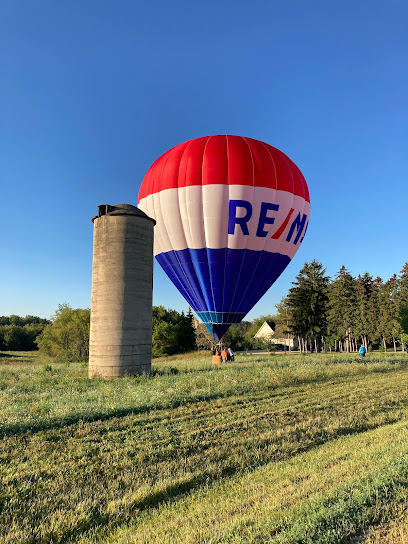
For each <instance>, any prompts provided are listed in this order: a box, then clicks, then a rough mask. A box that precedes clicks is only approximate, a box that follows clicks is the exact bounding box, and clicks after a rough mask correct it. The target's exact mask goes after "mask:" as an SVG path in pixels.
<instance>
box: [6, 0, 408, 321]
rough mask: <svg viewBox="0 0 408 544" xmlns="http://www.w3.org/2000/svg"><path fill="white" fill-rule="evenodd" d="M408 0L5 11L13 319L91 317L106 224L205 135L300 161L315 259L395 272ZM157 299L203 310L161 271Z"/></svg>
mask: <svg viewBox="0 0 408 544" xmlns="http://www.w3.org/2000/svg"><path fill="white" fill-rule="evenodd" d="M407 28H408V3H407V2H406V1H405V0H400V1H395V0H384V1H378V0H371V1H368V0H358V1H356V0H352V1H350V0H344V1H342V2H331V1H327V0H310V1H308V2H306V1H304V0H298V1H294V0H292V1H291V0H286V1H284V2H283V1H280V2H277V1H274V0H265V1H257V0H255V1H254V0H253V1H251V2H248V1H241V0H235V1H231V2H226V1H223V0H218V1H213V0H210V1H206V2H193V1H191V0H189V1H184V0H183V1H175V2H167V1H163V0H160V1H151V2H142V1H136V0H134V1H131V0H127V1H123V0H122V1H120V0H119V1H118V0H115V1H113V0H111V1H100V0H98V1H93V0H85V1H72V0H70V1H69V2H68V1H61V2H55V1H43V0H36V1H32V0H29V1H22V0H2V2H1V7H0V40H1V53H0V62H1V67H0V73H1V76H0V77H1V81H0V87H1V89H0V93H1V94H0V106H1V111H0V114H1V133H0V137H1V140H0V152H1V157H0V159H1V161H0V163H1V166H0V168H1V170H0V174H1V179H0V188H1V191H0V196H1V199H0V200H1V210H0V228H1V238H0V240H1V241H0V260H1V266H0V314H3V315H9V314H11V313H15V314H19V315H26V314H34V315H40V316H42V317H48V316H50V315H51V314H52V313H53V312H54V311H55V309H56V308H57V306H58V304H59V303H62V302H67V303H69V304H70V305H71V306H73V307H75V308H77V307H89V306H90V292H91V266H92V262H91V261H92V234H93V231H92V229H93V226H92V223H91V217H92V216H93V215H95V213H96V209H97V205H98V204H101V203H110V204H115V203H120V202H127V203H133V204H136V203H137V195H138V191H139V186H140V183H141V181H142V179H143V176H144V174H145V172H146V170H147V169H148V167H149V166H150V164H151V163H152V162H153V161H154V160H155V159H156V158H157V157H158V156H159V155H161V154H162V153H163V152H165V151H166V150H167V149H169V148H170V147H173V146H174V145H176V144H178V143H180V142H183V141H185V140H187V139H190V138H195V137H199V136H204V135H211V134H237V135H243V136H249V137H252V138H256V139H260V140H263V141H265V142H268V143H269V144H271V145H273V146H275V147H278V148H279V149H281V150H282V151H283V152H285V153H286V154H287V155H288V156H289V157H290V158H291V159H292V160H293V161H294V162H295V163H296V164H297V165H298V166H299V168H300V169H301V170H302V172H303V174H304V176H305V178H306V180H307V182H308V185H309V188H310V193H311V205H312V211H311V222H310V226H309V229H308V232H307V236H306V237H305V240H304V242H303V245H302V247H301V248H300V250H299V251H298V253H297V254H296V256H295V258H294V259H293V261H292V263H291V264H290V265H289V267H288V268H287V270H286V271H285V272H284V274H283V275H282V276H281V278H280V279H279V280H278V281H277V282H276V283H275V285H274V286H273V287H272V288H271V289H270V291H269V292H268V293H267V294H266V295H265V296H264V297H263V299H262V300H261V301H260V302H259V303H258V304H257V305H256V306H255V308H254V309H253V310H252V311H251V313H250V314H249V316H248V317H249V318H253V317H256V316H258V315H260V314H265V313H273V312H274V304H275V303H276V302H279V300H280V299H281V297H282V296H283V295H285V294H286V293H287V290H288V288H289V287H290V282H291V281H293V279H294V277H295V276H296V274H297V273H298V271H299V269H300V268H301V267H302V265H303V264H304V263H305V262H306V261H311V260H312V259H317V260H318V261H320V262H322V263H323V264H324V265H325V266H326V267H327V272H328V274H329V275H331V276H334V274H335V273H336V272H337V271H338V270H339V268H340V267H341V265H343V264H344V265H345V266H346V267H347V268H348V269H349V270H350V271H351V273H352V274H354V275H357V274H359V273H364V272H365V271H368V272H369V273H370V274H372V275H375V276H376V275H380V276H381V277H383V278H384V279H388V278H389V277H390V276H391V275H392V274H393V273H394V272H399V270H400V269H401V268H402V266H403V264H404V262H406V261H407V260H408V194H407V193H408V179H407V170H408V168H407V151H408V122H407V121H408V107H407V104H408V99H407V97H408V68H407V67H408V63H407V58H408V38H407V36H408V33H407ZM154 304H163V305H164V306H166V307H170V308H175V309H177V310H183V309H184V310H187V308H188V306H187V303H186V302H185V301H184V299H183V298H182V297H181V295H179V294H178V291H177V290H176V288H175V287H173V285H172V284H171V283H170V281H169V280H168V279H167V277H166V276H165V275H164V273H163V272H162V271H161V270H160V267H159V266H158V265H157V266H156V267H155V276H154Z"/></svg>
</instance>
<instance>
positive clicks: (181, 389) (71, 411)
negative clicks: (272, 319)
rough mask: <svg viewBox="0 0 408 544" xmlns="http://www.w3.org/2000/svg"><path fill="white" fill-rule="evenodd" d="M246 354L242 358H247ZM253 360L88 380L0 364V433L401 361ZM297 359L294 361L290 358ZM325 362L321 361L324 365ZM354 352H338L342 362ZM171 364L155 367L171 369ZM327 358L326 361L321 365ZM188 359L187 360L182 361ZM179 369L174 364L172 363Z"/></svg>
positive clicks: (381, 368) (203, 361) (62, 370)
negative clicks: (139, 375)
mask: <svg viewBox="0 0 408 544" xmlns="http://www.w3.org/2000/svg"><path fill="white" fill-rule="evenodd" d="M245 360H247V359H245ZM255 360H256V361H257V362H256V363H255V362H245V363H235V364H232V365H228V366H226V367H222V368H211V367H210V368H208V356H206V357H198V358H193V359H192V361H191V368H190V370H189V371H185V372H180V373H179V374H177V375H175V374H173V373H171V372H170V373H169V374H166V373H164V374H160V373H159V374H157V375H155V376H154V377H147V376H143V377H140V378H125V379H122V380H114V381H112V382H105V381H102V380H94V381H89V380H87V379H86V378H85V376H86V373H87V370H86V368H84V367H82V366H81V365H71V366H69V367H65V366H61V365H54V366H53V369H52V372H45V371H44V369H43V367H41V366H35V365H32V366H29V367H27V366H24V367H8V366H1V365H0V412H1V414H2V418H1V420H0V436H1V435H4V434H15V433H18V432H21V433H24V432H26V431H28V430H31V431H37V430H43V429H46V428H61V427H63V426H65V425H69V424H75V423H77V422H79V421H82V420H85V421H92V420H98V419H109V418H110V417H112V416H115V415H116V416H120V415H121V416H126V415H128V414H131V413H146V412H149V411H151V410H157V409H167V408H171V407H177V406H180V405H183V404H186V403H195V402H199V401H200V400H211V399H217V398H220V399H225V398H226V397H230V396H236V395H240V396H245V395H247V394H253V393H255V395H259V394H262V391H263V392H264V393H263V394H269V392H270V391H271V390H273V389H276V388H282V387H290V386H294V385H300V384H302V383H304V384H309V383H324V382H325V381H328V380H336V381H337V380H339V379H341V378H342V377H343V378H345V379H346V380H348V379H351V378H353V377H357V376H359V375H360V376H364V375H369V374H372V373H375V374H377V373H378V374H383V373H388V372H390V371H394V370H395V367H404V366H405V364H406V361H405V359H404V358H403V357H401V355H390V356H388V357H387V360H388V361H390V362H392V364H390V363H384V362H378V363H375V364H368V365H361V364H355V363H353V364H332V363H330V360H334V361H339V360H340V358H339V356H338V355H337V357H336V358H334V357H329V356H328V355H325V356H324V358H322V357H309V358H304V357H300V356H299V355H298V356H295V357H294V356H292V357H290V356H284V355H282V356H278V357H275V358H272V359H271V357H270V356H269V357H268V356H264V358H260V357H257V358H256V359H255ZM294 361H295V362H294ZM322 361H323V362H324V364H322ZM349 361H355V356H353V355H351V356H348V357H343V362H349ZM171 362H172V365H173V366H172V367H169V366H168V363H166V362H164V363H162V366H161V367H160V366H158V368H157V371H158V372H167V371H169V369H170V371H171V370H172V369H174V365H175V364H176V362H175V361H174V360H172V361H171ZM326 363H327V364H326ZM181 364H182V365H186V359H182V363H181ZM176 370H177V368H176Z"/></svg>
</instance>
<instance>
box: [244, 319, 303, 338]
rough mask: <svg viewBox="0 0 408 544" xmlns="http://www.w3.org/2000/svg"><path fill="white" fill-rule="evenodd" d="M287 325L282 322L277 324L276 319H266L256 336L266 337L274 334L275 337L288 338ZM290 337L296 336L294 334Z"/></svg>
mask: <svg viewBox="0 0 408 544" xmlns="http://www.w3.org/2000/svg"><path fill="white" fill-rule="evenodd" d="M286 330H287V326H286V325H282V324H280V323H278V324H276V323H275V322H274V321H264V322H263V323H262V325H261V326H260V328H259V329H258V330H257V331H256V333H255V334H254V338H258V339H260V338H266V337H271V336H273V337H274V338H287V336H288V333H287V332H286ZM289 337H290V338H294V337H293V335H291V334H290V335H289Z"/></svg>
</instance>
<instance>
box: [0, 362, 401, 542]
mask: <svg viewBox="0 0 408 544" xmlns="http://www.w3.org/2000/svg"><path fill="white" fill-rule="evenodd" d="M407 360H408V358H407ZM42 363H43V361H42ZM153 369H154V372H153V375H152V376H141V377H136V378H131V377H127V378H124V379H121V380H114V381H110V382H105V381H102V380H88V379H87V368H85V367H84V366H82V365H78V364H74V365H70V366H65V365H54V364H51V369H50V368H49V366H48V363H47V365H44V364H40V365H30V366H21V367H17V366H9V365H6V366H1V365H0V411H1V414H2V418H1V431H0V432H1V434H2V441H1V443H0V467H1V468H0V481H1V486H2V487H1V489H0V510H1V513H0V542H4V543H5V544H6V543H10V544H11V543H13V544H14V543H15V544H19V543H27V544H29V543H32V544H34V543H51V542H52V543H58V542H59V543H65V542H78V543H79V542H81V543H85V542H94V543H102V542H118V543H125V542H163V543H167V542H169V543H170V542H242V543H244V542H259V543H260V542H269V541H270V542H287V543H289V542H291V543H292V542H293V543H295V542H299V543H300V542H341V541H342V540H341V539H345V538H349V536H350V535H352V534H355V533H358V532H359V531H361V530H363V529H365V528H366V527H369V526H370V524H373V523H378V522H379V521H381V522H384V523H388V522H389V521H390V520H391V519H392V517H393V515H394V514H395V515H397V505H398V501H399V500H400V501H401V500H402V499H401V497H403V496H405V495H404V493H405V490H406V482H405V480H404V478H405V476H404V475H405V474H406V468H407V459H406V456H405V453H404V452H405V451H407V448H406V446H407V445H408V436H407V425H408V398H407V388H406V387H405V386H404V385H403V384H404V383H405V382H406V381H407V378H408V370H407V368H406V360H405V359H404V357H403V356H401V355H400V356H399V357H398V356H394V355H393V354H392V355H391V354H390V355H389V356H387V357H378V356H374V355H372V354H370V357H369V359H368V360H367V362H366V363H365V364H362V363H360V362H359V361H358V359H356V358H354V357H353V356H341V357H339V356H331V357H330V356H310V355H309V356H300V355H297V356H284V355H276V356H268V355H266V356H247V357H245V358H244V357H242V358H240V360H238V361H237V362H235V363H234V364H230V365H225V366H221V367H214V366H212V365H211V364H210V359H209V358H208V356H203V355H197V356H195V357H191V356H186V357H181V358H168V359H166V360H160V361H155V362H154V365H153ZM392 482H394V483H395V482H397V484H398V485H396V486H395V490H396V491H395V492H394V490H393V489H394V488H393V486H392V485H391V484H392ZM384 490H385V491H384ZM386 504H388V507H387V508H388V509H387V508H385V509H384V508H383V507H384V505H386ZM380 510H381V512H384V514H381V515H380V514H379V513H378V512H379V511H380ZM336 512H337V514H336ZM353 516H354V517H353ZM372 534H374V533H372ZM327 535H329V536H327ZM330 535H332V536H331V537H330ZM333 535H334V536H333ZM330 538H332V540H330ZM334 538H337V540H333V539H334ZM268 539H269V540H268ZM285 539H286V540H285ZM299 539H300V540H299ZM302 539H303V540H302ZM307 539H309V540H307Z"/></svg>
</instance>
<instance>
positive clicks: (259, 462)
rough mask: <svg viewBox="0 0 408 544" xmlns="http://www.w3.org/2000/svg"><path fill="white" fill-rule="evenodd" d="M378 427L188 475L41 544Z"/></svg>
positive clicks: (345, 430) (343, 430) (71, 537)
mask: <svg viewBox="0 0 408 544" xmlns="http://www.w3.org/2000/svg"><path fill="white" fill-rule="evenodd" d="M399 420H400V418H399V417H398V416H395V418H390V420H389V421H388V422H387V423H386V424H393V423H396V422H397V421H399ZM383 425H384V423H382V424H375V423H372V424H360V425H356V426H355V427H350V426H347V427H340V428H339V429H337V431H336V432H334V433H332V434H325V433H322V434H320V435H316V436H314V437H313V438H311V441H310V442H309V443H307V444H304V445H303V446H300V447H299V448H298V449H297V450H296V451H287V452H282V451H280V452H277V453H276V454H275V455H270V454H269V455H268V454H265V455H264V456H261V457H259V456H258V455H257V456H256V458H254V459H253V462H252V463H251V462H249V463H248V464H246V466H245V467H243V466H242V465H241V464H240V463H234V462H231V464H229V465H227V466H225V467H224V468H222V469H221V470H220V471H217V472H216V473H214V472H211V471H204V472H202V473H201V474H198V475H195V476H192V477H191V478H189V479H188V480H185V481H183V482H181V483H178V484H171V483H170V484H168V485H167V486H166V487H164V488H163V489H161V490H159V491H152V492H151V493H149V494H148V495H146V496H145V497H144V498H143V499H140V500H138V501H135V502H134V503H133V504H131V505H130V506H129V508H128V509H127V510H126V512H123V513H122V514H119V515H118V513H114V514H109V513H107V512H104V511H101V509H100V507H95V509H94V510H93V511H92V512H90V514H89V516H88V517H87V518H86V519H83V520H81V521H80V522H78V523H77V524H76V525H75V526H70V527H67V528H66V529H65V530H62V531H61V529H59V530H58V532H55V533H54V532H50V533H49V534H48V535H46V536H45V537H44V538H43V540H41V542H44V543H48V544H50V543H51V542H52V543H58V544H63V543H65V542H79V541H81V542H82V539H84V538H85V539H86V538H87V536H88V535H89V534H92V536H93V537H94V538H95V537H96V538H98V537H106V535H107V533H110V532H112V531H114V530H115V529H117V528H118V527H120V526H121V525H123V524H124V523H126V522H127V521H129V516H132V515H135V514H137V513H140V512H142V511H144V510H147V509H153V508H159V507H160V506H161V505H162V504H163V503H164V502H167V501H174V500H177V499H180V498H182V497H183V495H186V494H188V493H192V492H194V491H196V490H197V489H199V488H200V487H202V486H204V485H205V486H208V485H213V484H215V483H216V482H217V481H220V480H222V479H226V478H231V477H233V476H235V475H239V474H245V473H248V471H254V470H256V469H259V468H261V467H263V466H266V465H268V464H270V463H273V462H282V461H285V460H288V459H290V458H293V457H295V456H297V455H300V454H302V453H305V452H307V451H311V450H313V449H315V448H317V447H320V446H322V445H323V444H326V443H328V442H331V441H333V440H336V439H338V438H340V437H341V436H346V435H357V434H360V433H363V432H367V431H371V430H374V429H376V428H378V427H381V426H383ZM272 442H273V441H272V440H269V439H268V440H265V441H264V442H263V444H262V448H264V447H266V446H267V445H268V444H270V443H272ZM248 461H249V460H248ZM26 542H27V543H29V544H37V543H38V540H36V538H35V537H32V538H31V539H28V540H27V541H26Z"/></svg>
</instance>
